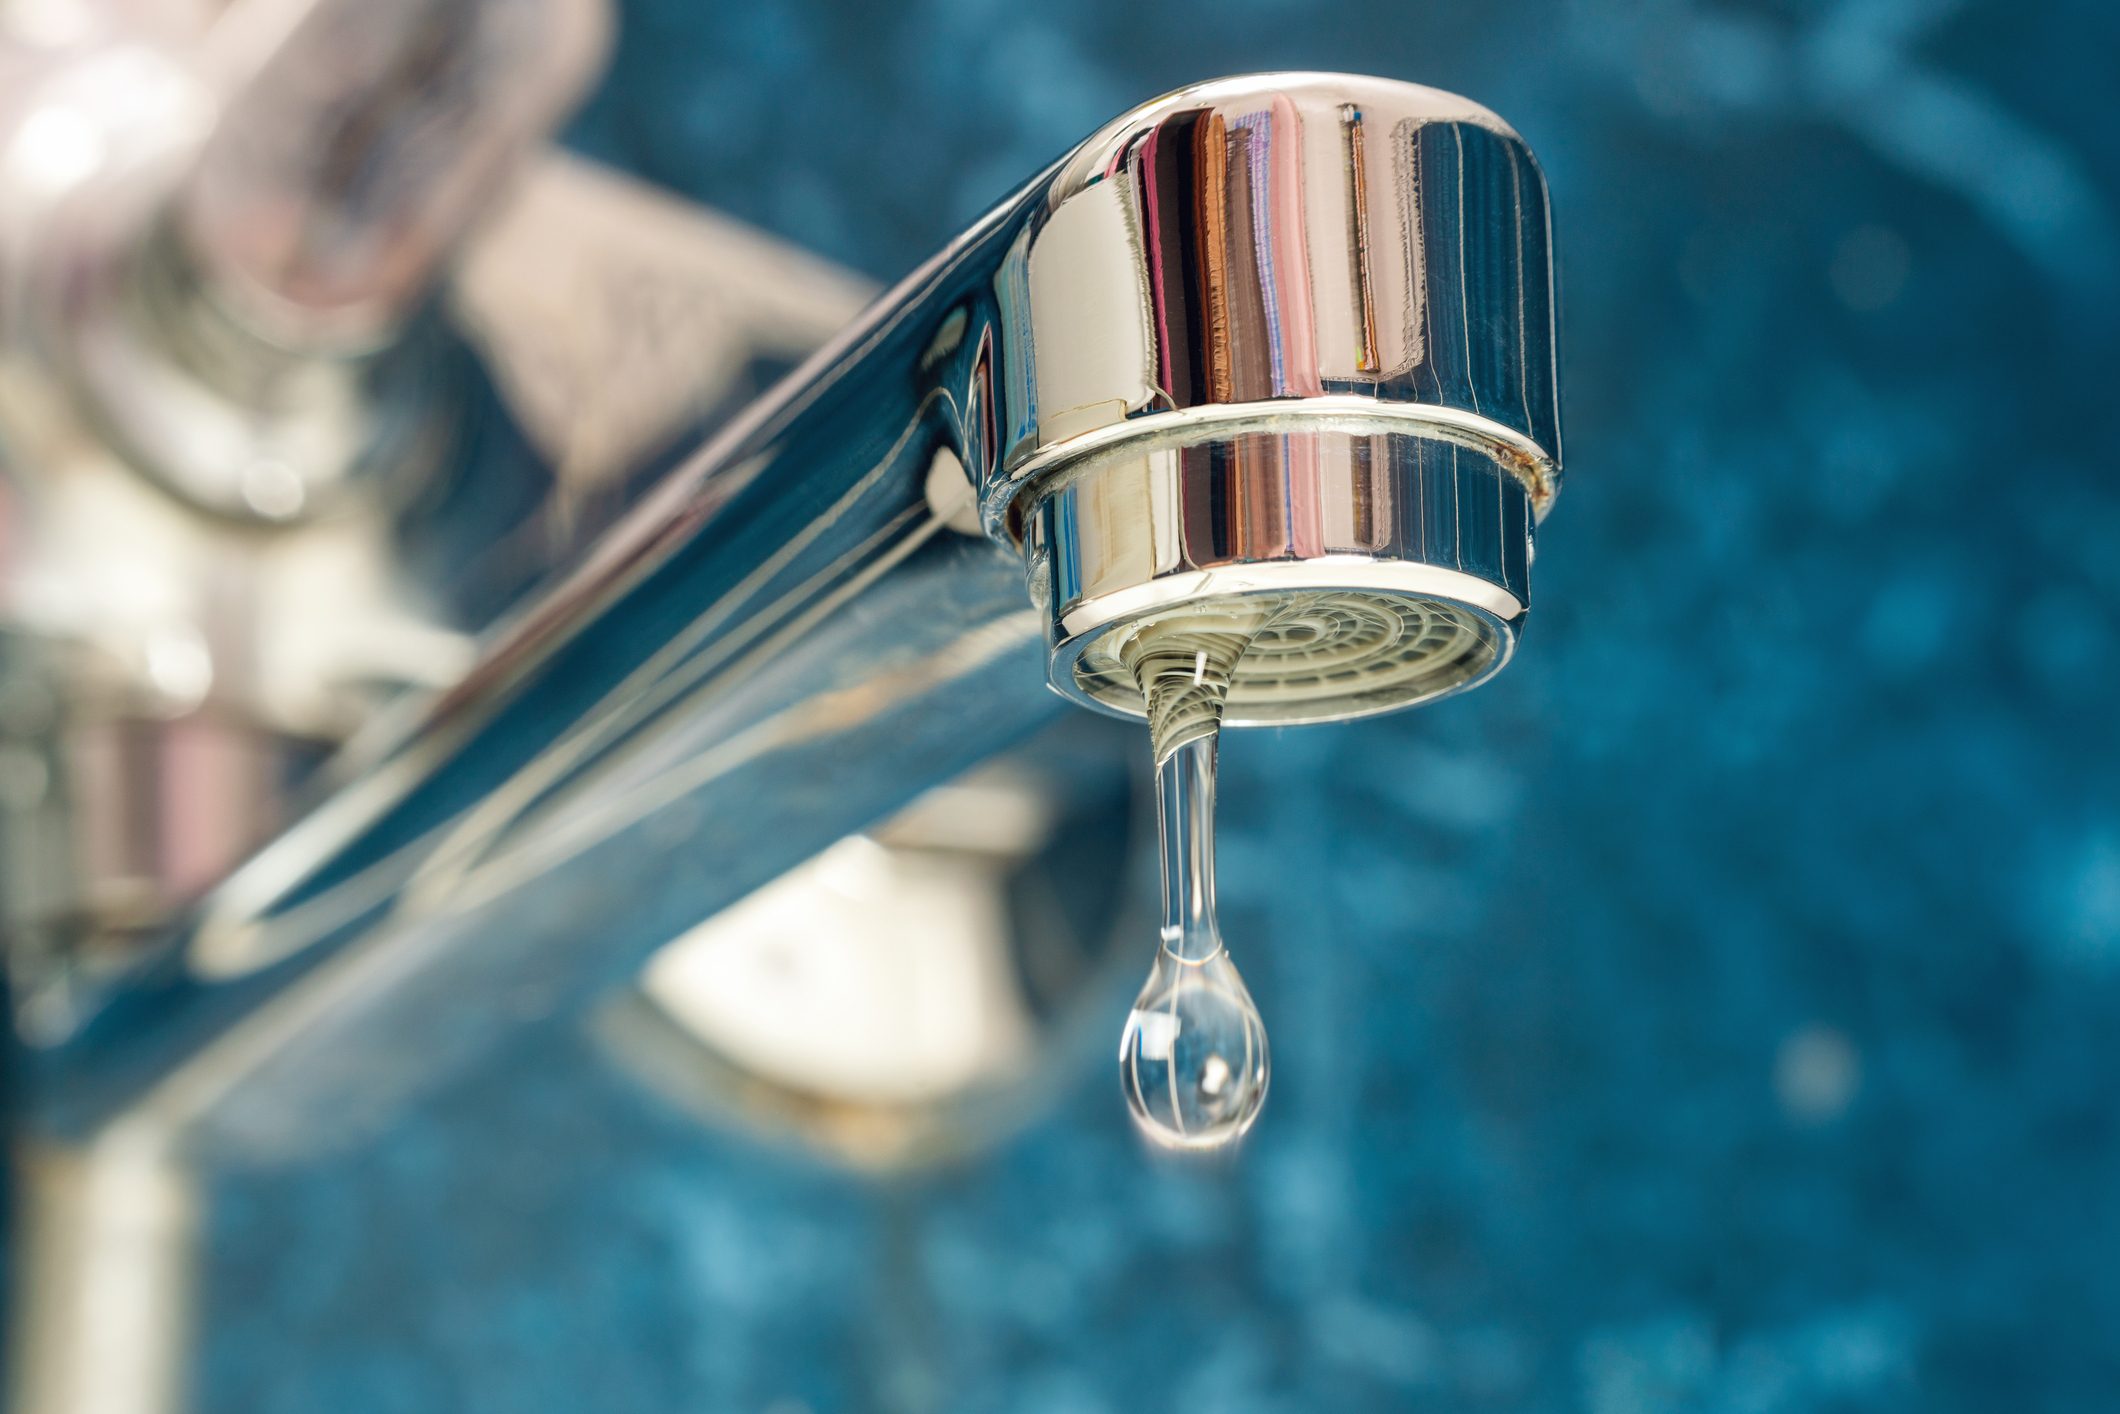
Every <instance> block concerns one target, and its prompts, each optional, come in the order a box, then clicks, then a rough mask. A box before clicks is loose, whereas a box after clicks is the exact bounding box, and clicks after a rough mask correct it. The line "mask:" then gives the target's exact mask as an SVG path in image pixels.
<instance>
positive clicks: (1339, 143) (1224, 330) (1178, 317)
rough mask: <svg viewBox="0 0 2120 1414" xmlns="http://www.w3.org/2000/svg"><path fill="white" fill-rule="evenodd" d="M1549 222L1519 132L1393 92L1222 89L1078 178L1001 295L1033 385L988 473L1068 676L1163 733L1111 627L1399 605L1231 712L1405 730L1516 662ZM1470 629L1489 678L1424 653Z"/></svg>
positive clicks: (988, 486) (1249, 692)
mask: <svg viewBox="0 0 2120 1414" xmlns="http://www.w3.org/2000/svg"><path fill="white" fill-rule="evenodd" d="M1548 226H1549V221H1548V214H1547V202H1546V191H1545V183H1544V180H1543V178H1542V177H1541V176H1540V174H1539V171H1538V167H1537V165H1536V163H1535V162H1534V161H1533V160H1532V157H1531V154H1530V152H1529V150H1528V149H1527V148H1526V147H1525V146H1524V144H1523V141H1522V140H1521V139H1520V138H1519V137H1517V135H1516V134H1515V133H1514V132H1513V131H1511V130H1510V129H1509V127H1508V126H1507V125H1506V124H1504V123H1503V122H1502V121H1501V120H1500V119H1499V118H1497V117H1495V116H1494V115H1493V114H1492V113H1489V112H1487V111H1486V110H1485V109H1483V108H1480V107H1478V106H1476V105H1474V104H1471V103H1468V102H1466V101H1465V100H1463V99H1460V98H1457V97H1455V96H1453V95H1450V94H1445V93H1440V92H1438V91H1436V90H1433V89H1426V88H1419V87H1416V86H1413V85H1409V84H1397V83H1390V82H1386V81H1383V80H1374V79H1349V78H1342V77H1337V76H1323V75H1276V76H1271V77H1268V78H1266V79H1258V80H1250V79H1237V80H1230V81H1228V82H1225V83H1220V84H1208V85H1203V86H1202V87H1200V88H1198V89H1194V90H1188V91H1186V92H1184V93H1182V94H1177V95H1173V96H1172V97H1170V98H1167V99H1164V100H1162V101H1161V102H1159V103H1156V104H1152V105H1150V106H1149V107H1148V108H1146V109H1144V110H1142V111H1140V112H1138V113H1136V114H1132V115H1129V116H1128V117H1127V118H1125V119H1122V120H1121V121H1119V122H1117V123H1115V124H1113V125H1112V126H1110V127H1108V128H1107V129H1105V130H1104V131H1103V132H1101V133H1099V134H1098V135H1097V136H1096V137H1094V138H1092V139H1091V140H1090V141H1089V142H1088V143H1086V144H1085V145H1084V146H1083V147H1082V148H1081V149H1079V150H1078V151H1077V152H1076V153H1075V154H1074V155H1072V156H1071V157H1070V158H1069V159H1068V160H1067V161H1066V162H1064V163H1063V164H1062V166H1061V168H1060V170H1059V172H1058V174H1057V175H1056V176H1055V178H1054V179H1053V182H1052V184H1051V186H1050V187H1049V188H1048V189H1047V191H1046V193H1045V195H1044V199H1043V201H1042V203H1041V204H1040V207H1039V209H1038V210H1037V211H1036V212H1035V214H1034V215H1033V218H1032V219H1031V221H1030V222H1029V223H1028V224H1027V225H1026V226H1025V228H1024V230H1023V231H1022V233H1021V234H1020V235H1019V237H1018V239H1017V242H1016V244H1015V246H1014V247H1013V248H1012V249H1011V251H1010V255H1009V258H1008V260H1007V261H1006V262H1005V264H1004V267H1003V270H1002V272H1001V275H1000V284H1001V286H1002V288H1003V289H1004V290H1005V291H1007V292H1009V294H1008V295H1007V296H1005V297H1004V299H1003V301H1002V307H1003V318H1004V328H1005V329H1006V330H1007V331H1009V332H1010V333H1012V334H1014V335H1015V336H1016V337H1013V338H1010V339H1007V340H1006V341H1005V343H1006V346H1007V347H1008V348H1009V349H1010V350H1011V351H1012V352H1014V353H1016V354H1017V355H1018V356H1019V363H1020V366H1019V367H1018V368H1017V369H1016V370H1015V372H1014V375H1013V376H1011V377H1009V378H1006V379H1004V380H1002V381H1001V382H1000V384H999V386H1000V388H1001V389H1002V390H1003V396H1002V403H1003V406H1004V409H1005V412H1004V415H1003V417H1002V418H1001V426H1002V428H1003V429H1004V431H1003V434H1002V437H1003V440H1004V441H1005V442H1006V443H1007V445H1006V447H1005V448H1004V449H1003V450H1001V452H1000V453H999V455H997V456H995V457H994V458H992V459H991V460H990V461H989V462H988V463H986V464H985V465H984V466H982V467H981V484H982V493H983V494H982V503H983V505H984V507H985V510H986V514H987V516H988V521H989V524H990V525H991V526H993V527H994V528H996V529H997V530H1000V531H1004V532H1007V533H1012V534H1016V535H1019V536H1021V537H1022V538H1023V540H1024V543H1025V549H1026V554H1027V556H1028V559H1029V563H1030V571H1031V583H1032V591H1033V593H1034V594H1035V595H1037V596H1038V597H1039V598H1040V601H1041V603H1042V604H1043V605H1044V606H1045V608H1046V609H1047V611H1048V614H1049V624H1048V639H1049V643H1050V648H1051V657H1050V664H1049V671H1050V676H1051V679H1052V682H1053V685H1054V686H1055V687H1056V688H1058V689H1059V690H1060V691H1061V692H1062V693H1063V694H1066V695H1068V696H1070V697H1073V698H1076V699H1077V700H1080V701H1084V702H1087V703H1090V704H1093V705H1098V706H1103V707H1106V708H1109V709H1112V710H1117V711H1122V712H1128V713H1134V714H1138V713H1139V712H1140V711H1141V710H1142V707H1141V704H1140V701H1139V697H1138V694H1136V693H1134V692H1133V691H1132V690H1131V687H1130V685H1129V684H1128V683H1127V681H1126V678H1125V675H1124V674H1123V673H1114V672H1112V671H1110V667H1111V661H1110V660H1111V658H1112V654H1111V653H1110V651H1109V649H1108V647H1106V648H1103V649H1100V648H1099V647H1098V640H1100V639H1101V638H1102V637H1103V636H1104V635H1106V634H1108V633H1110V632H1112V631H1113V630H1114V629H1115V628H1120V627H1123V626H1124V625H1126V624H1127V623H1129V622H1132V621H1135V620H1138V619H1139V618H1140V617H1141V616H1142V615H1144V614H1150V613H1156V612H1161V611H1164V610H1167V609H1169V608H1170V607H1171V606H1173V605H1182V604H1185V603H1188V602H1193V601H1197V600H1199V599H1202V598H1208V597H1215V596H1220V595H1226V594H1253V593H1294V592H1305V591H1319V590H1332V591H1337V592H1340V593H1341V594H1342V595H1343V596H1358V597H1367V598H1370V599H1372V600H1376V601H1377V602H1373V603H1371V604H1369V606H1368V608H1367V610H1366V611H1365V612H1364V614H1363V615H1362V616H1363V617H1364V618H1365V619H1366V620H1368V621H1369V623H1370V625H1371V627H1372V628H1382V629H1385V630H1388V632H1386V635H1385V640H1384V641H1383V642H1381V643H1376V644H1372V650H1373V651H1372V652H1371V653H1370V654H1369V655H1368V656H1367V657H1366V658H1365V659H1362V660H1361V661H1354V660H1344V661H1341V662H1339V663H1337V664H1336V665H1335V667H1334V671H1331V672H1324V673H1316V674H1312V675H1309V676H1307V677H1304V678H1301V679H1296V678H1291V677H1289V676H1288V675H1286V674H1285V673H1281V672H1279V671H1278V670H1277V669H1275V668H1273V667H1271V666H1269V665H1268V664H1267V663H1266V661H1265V660H1264V659H1263V658H1260V657H1256V656H1255V657H1253V658H1252V659H1250V660H1248V661H1247V663H1246V664H1245V665H1244V666H1243V667H1242V668H1240V670H1239V675H1238V679H1237V682H1236V683H1235V685H1234V688H1233V695H1232V699H1231V720H1232V722H1235V723H1239V724H1242V723H1246V722H1262V721H1309V720H1318V719H1326V718H1333V717H1343V716H1351V715H1357V714H1361V713H1367V712H1375V711H1383V710H1388V709H1390V708H1393V707H1399V706H1404V705H1407V704H1409V703H1412V702H1416V701H1422V700H1426V699H1428V698H1431V697H1434V696H1437V695H1440V694H1442V693H1444V692H1448V691H1453V690H1456V689H1459V688H1462V687H1465V686H1468V685H1470V684H1472V683H1475V682H1477V681H1479V680H1480V679H1481V678H1482V677H1484V676H1486V675H1487V674H1488V673H1491V672H1493V671H1495V670H1496V669H1498V668H1499V667H1500V666H1501V665H1502V664H1503V663H1504V662H1505V661H1506V660H1507V657H1508V653H1509V650H1510V646H1511V644H1512V643H1513V641H1514V635H1515V632H1516V628H1517V625H1518V623H1519V621H1520V620H1521V619H1522V617H1523V615H1524V612H1525V610H1526V609H1527V608H1528V606H1529V603H1530V591H1529V583H1530V548H1531V529H1532V522H1533V520H1534V519H1535V518H1536V516H1537V515H1539V514H1542V513H1543V512H1544V510H1545V509H1546V507H1547V506H1548V505H1549V504H1550V503H1551V500H1552V497H1553V494H1554V492H1555V490H1556V489H1557V486H1558V480H1559V446H1560V442H1559V414H1558V405H1557V400H1556V394H1555V381H1554V335H1553V328H1554V310H1553V272H1552V257H1551V239H1550V233H1549V229H1548ZM1343 603H1348V604H1352V603H1353V599H1352V598H1347V599H1343ZM1445 621H1447V622H1449V623H1450V624H1452V625H1453V626H1454V628H1455V629H1457V630H1459V631H1462V632H1463V633H1464V634H1466V635H1469V637H1470V639H1471V640H1473V643H1472V648H1473V652H1472V656H1471V657H1470V658H1467V657H1466V656H1465V655H1463V654H1460V653H1457V652H1455V651H1448V652H1441V653H1437V652H1434V651H1431V649H1432V647H1433V645H1432V644H1431V645H1429V646H1428V647H1423V646H1421V645H1422V642H1423V637H1422V635H1423V632H1424V631H1425V630H1426V629H1428V628H1430V627H1432V626H1433V625H1435V624H1437V623H1439V622H1445ZM1393 625H1396V626H1397V627H1396V628H1393ZM1402 641H1403V645H1404V646H1403V647H1401V646H1399V645H1400V644H1401V642H1402Z"/></svg>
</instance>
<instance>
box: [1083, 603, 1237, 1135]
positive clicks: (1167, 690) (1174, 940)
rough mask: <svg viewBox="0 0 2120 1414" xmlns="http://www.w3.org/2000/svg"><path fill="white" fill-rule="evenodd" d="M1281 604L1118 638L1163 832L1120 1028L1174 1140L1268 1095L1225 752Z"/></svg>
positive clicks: (1227, 1124) (1137, 1096) (1136, 1102)
mask: <svg viewBox="0 0 2120 1414" xmlns="http://www.w3.org/2000/svg"><path fill="white" fill-rule="evenodd" d="M1271 618H1272V608H1271V606H1270V605H1268V604H1266V603H1263V602H1260V601H1248V600H1239V601H1234V602H1232V603H1228V604H1225V605H1223V606H1221V607H1220V608H1218V609H1217V610H1216V611H1214V612H1212V613H1209V612H1205V611H1200V612H1192V613H1188V614H1187V615H1185V616H1184V617H1183V618H1180V619H1176V620H1171V621H1165V622H1162V623H1157V624H1150V625H1147V626H1144V627H1143V628H1142V629H1141V630H1140V631H1139V632H1138V633H1137V635H1136V637H1135V638H1134V639H1133V641H1132V642H1130V643H1129V644H1128V645H1126V646H1125V647H1124V648H1123V649H1122V650H1121V660H1122V661H1123V662H1125V664H1126V666H1127V668H1128V669H1129V671H1131V672H1132V673H1133V675H1134V682H1135V685H1136V686H1137V687H1139V688H1140V690H1141V694H1142V696H1143V698H1144V699H1145V700H1146V702H1147V704H1148V721H1149V733H1150V738H1151V740H1152V741H1153V743H1154V746H1155V753H1156V800H1157V812H1156V813H1157V820H1158V824H1159V826H1160V830H1161V834H1162V842H1163V906H1164V907H1163V912H1164V918H1163V932H1162V936H1161V939H1160V940H1159V942H1158V945H1157V948H1156V961H1155V965H1154V966H1153V967H1151V968H1150V970H1149V974H1148V981H1147V982H1146V983H1145V984H1144V985H1143V986H1142V988H1141V994H1140V995H1139V996H1138V997H1136V998H1135V999H1134V1007H1133V1011H1132V1012H1131V1013H1130V1014H1129V1015H1128V1017H1127V1019H1126V1031H1125V1033H1124V1035H1122V1036H1121V1037H1120V1041H1119V1071H1120V1080H1121V1083H1122V1085H1123V1087H1124V1089H1125V1092H1126V1102H1127V1105H1128V1107H1129V1108H1130V1109H1131V1110H1132V1112H1133V1117H1134V1122H1135V1123H1136V1124H1137V1125H1138V1126H1139V1127H1140V1130H1141V1132H1142V1133H1143V1134H1144V1135H1146V1136H1147V1137H1148V1139H1149V1140H1150V1141H1152V1142H1154V1143H1156V1144H1158V1145H1161V1146H1163V1147H1165V1148H1171V1149H1213V1148H1220V1147H1222V1146H1224V1145H1227V1144H1232V1143H1234V1142H1236V1140H1238V1139H1240V1138H1242V1137H1243V1135H1244V1133H1245V1131H1246V1130H1248V1129H1250V1128H1251V1125H1252V1122H1253V1121H1254V1120H1256V1119H1257V1118H1258V1117H1259V1110H1260V1107H1261V1106H1262V1105H1264V1104H1265V1103H1266V1086H1267V1081H1268V1079H1269V1078H1270V1076H1271V1072H1272V1065H1271V1058H1270V1056H1269V1054H1268V1051H1267V1046H1266V1025H1265V1023H1264V1022H1263V1021H1262V1020H1261V1019H1260V1017H1259V1009H1258V1007H1257V1006H1256V1005H1255V1004H1254V1003H1253V1002H1252V999H1251V993H1250V991H1249V990H1248V989H1247V988H1246V987H1245V985H1244V979H1243V978H1242V977H1241V976H1239V975H1238V973H1237V967H1236V964H1235V963H1233V962H1231V961H1230V958H1229V950H1228V949H1227V948H1225V947H1224V946H1223V944H1222V933H1221V928H1220V925H1219V924H1218V923H1217V922H1216V919H1215V833H1214V810H1215V756H1216V749H1217V744H1218V741H1219V739H1220V736H1221V728H1222V711H1223V706H1224V704H1225V702H1226V700H1227V698H1228V695H1229V684H1230V679H1231V677H1232V675H1233V674H1234V672H1235V669H1236V665H1237V663H1238V662H1239V661H1240V660H1241V659H1242V658H1243V656H1244V652H1245V649H1246V648H1247V647H1249V645H1250V644H1251V642H1252V640H1253V638H1255V637H1256V636H1257V635H1258V633H1259V630H1260V629H1262V628H1263V627H1265V626H1266V624H1267V623H1268V622H1269V621H1270V620H1271Z"/></svg>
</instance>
